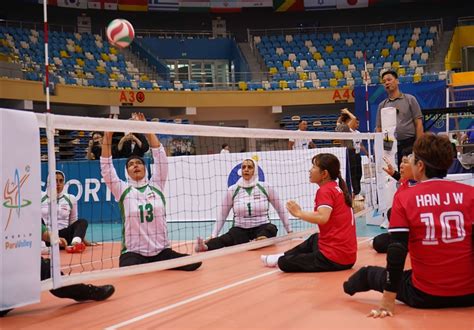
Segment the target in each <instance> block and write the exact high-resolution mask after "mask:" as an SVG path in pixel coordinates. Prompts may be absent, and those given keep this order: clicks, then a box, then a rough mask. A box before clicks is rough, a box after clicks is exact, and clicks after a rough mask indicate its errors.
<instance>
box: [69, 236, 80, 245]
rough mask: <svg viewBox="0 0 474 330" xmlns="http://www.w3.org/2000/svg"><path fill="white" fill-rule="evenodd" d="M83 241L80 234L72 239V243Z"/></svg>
mask: <svg viewBox="0 0 474 330" xmlns="http://www.w3.org/2000/svg"><path fill="white" fill-rule="evenodd" d="M79 243H82V239H81V238H80V237H79V236H76V237H74V238H73V239H72V241H71V245H74V244H79Z"/></svg>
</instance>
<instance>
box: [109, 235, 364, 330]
mask: <svg viewBox="0 0 474 330" xmlns="http://www.w3.org/2000/svg"><path fill="white" fill-rule="evenodd" d="M371 239H372V237H369V238H365V239H363V240H361V241H358V242H357V245H361V244H363V243H365V242H368V241H370V240H371ZM280 272H281V271H280V270H279V269H277V270H273V271H270V272H267V273H263V274H260V275H257V276H253V277H250V278H247V279H245V280H242V281H238V282H235V283H232V284H229V285H226V286H223V287H220V288H218V289H214V290H211V291H208V292H206V293H202V294H200V295H197V296H194V297H191V298H188V299H185V300H181V301H180V302H177V303H174V304H171V305H168V306H165V307H162V308H159V309H156V310H154V311H152V312H149V313H146V314H142V315H140V316H137V317H134V318H133V319H130V320H127V321H123V322H121V323H117V324H114V325H111V326H109V327H107V328H105V329H106V330H112V329H119V328H122V327H124V326H127V325H130V324H132V323H136V322H139V321H142V320H144V319H146V318H149V317H151V316H155V315H158V314H162V313H164V312H167V311H169V310H172V309H174V308H177V307H181V306H183V305H186V304H189V303H191V302H194V301H196V300H199V299H202V298H206V297H209V296H212V295H214V294H216V293H219V292H222V291H225V290H228V289H232V288H234V287H236V286H239V285H242V284H245V283H248V282H251V281H254V280H258V279H260V278H262V277H265V276H269V275H272V274H275V273H280Z"/></svg>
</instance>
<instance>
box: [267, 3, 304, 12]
mask: <svg viewBox="0 0 474 330" xmlns="http://www.w3.org/2000/svg"><path fill="white" fill-rule="evenodd" d="M273 9H275V11H278V12H283V11H303V10H304V0H273Z"/></svg>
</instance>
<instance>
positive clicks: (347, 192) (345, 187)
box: [337, 173, 352, 207]
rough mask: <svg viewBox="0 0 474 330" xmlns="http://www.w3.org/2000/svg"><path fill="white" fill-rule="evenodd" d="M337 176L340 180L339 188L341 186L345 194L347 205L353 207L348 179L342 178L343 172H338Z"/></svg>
mask: <svg viewBox="0 0 474 330" xmlns="http://www.w3.org/2000/svg"><path fill="white" fill-rule="evenodd" d="M337 178H338V180H339V188H341V190H342V193H343V194H344V201H345V202H346V205H347V206H349V207H352V198H351V195H350V194H349V189H348V188H347V184H346V181H344V179H343V178H342V176H341V173H339V174H338V176H337Z"/></svg>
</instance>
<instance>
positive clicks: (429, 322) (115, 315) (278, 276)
mask: <svg viewBox="0 0 474 330" xmlns="http://www.w3.org/2000/svg"><path fill="white" fill-rule="evenodd" d="M365 241H366V240H364V239H361V241H360V242H361V243H360V245H359V255H358V261H357V264H356V266H355V267H354V269H352V270H348V271H342V272H336V273H318V274H316V273H301V274H286V273H283V272H281V271H279V270H277V269H271V268H265V267H263V266H262V264H261V262H260V255H261V254H270V253H278V252H283V251H285V250H287V249H288V248H290V247H291V246H293V245H295V244H297V243H299V241H296V240H295V241H293V242H287V243H284V244H278V245H275V246H271V247H267V248H263V249H260V250H255V251H248V252H242V253H239V254H233V255H231V256H227V257H219V258H215V259H211V260H207V261H206V262H205V263H204V264H203V266H202V267H201V268H200V269H199V270H197V271H195V272H181V271H171V270H169V271H161V272H154V273H149V274H144V275H137V276H130V277H125V278H118V279H113V280H110V281H102V282H98V283H94V284H106V283H111V284H113V285H115V287H116V293H115V294H114V295H113V296H112V297H111V298H110V299H109V300H107V301H104V302H87V303H75V302H74V301H72V300H68V299H58V298H56V297H54V296H52V295H51V294H50V293H49V292H43V293H42V296H41V300H42V302H41V303H40V304H35V305H30V306H27V307H23V308H18V309H16V310H14V311H12V312H11V313H10V314H9V315H8V316H7V317H5V318H2V319H0V328H1V329H19V328H21V329H46V328H54V329H56V328H58V329H59V328H61V329H66V328H68V329H71V328H78V329H79V328H80V329H99V328H121V327H124V328H140V329H144V328H147V329H185V328H188V329H249V328H253V329H257V328H258V329H327V328H331V329H334V328H337V329H348V328H350V329H359V328H360V329H367V328H380V329H397V330H400V329H451V328H453V327H455V328H456V329H457V330H461V329H474V317H473V315H474V308H464V309H445V310H417V309H412V308H409V307H407V306H405V305H402V304H400V305H397V309H396V315H395V317H393V318H388V319H383V320H382V319H370V318H367V317H366V316H365V315H366V314H367V313H368V311H369V310H370V309H372V308H374V307H375V306H377V303H378V301H379V299H380V297H381V295H380V294H379V293H376V292H371V293H363V294H358V295H356V296H353V297H350V296H347V295H345V294H344V292H343V291H342V283H343V281H344V280H345V279H346V278H347V277H348V276H349V275H350V274H351V273H353V272H354V270H355V269H358V268H359V267H360V266H363V265H367V264H376V265H384V263H385V256H384V255H377V254H376V253H375V252H374V251H372V250H370V249H369V248H368V246H367V243H366V242H365ZM89 253H92V251H89ZM76 257H77V256H75V258H76Z"/></svg>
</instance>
